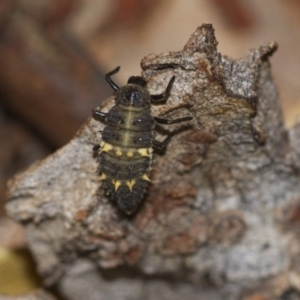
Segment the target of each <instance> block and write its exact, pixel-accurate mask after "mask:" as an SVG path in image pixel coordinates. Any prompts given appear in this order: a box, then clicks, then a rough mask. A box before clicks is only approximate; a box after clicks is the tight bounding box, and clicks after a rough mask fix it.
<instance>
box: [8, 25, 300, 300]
mask: <svg viewBox="0 0 300 300" xmlns="http://www.w3.org/2000/svg"><path fill="white" fill-rule="evenodd" d="M276 47H277V46H276V44H275V43H268V44H265V45H263V46H261V47H259V48H258V49H255V50H251V51H249V53H248V54H247V55H246V57H244V58H242V59H239V60H233V59H231V58H228V57H226V56H222V55H221V54H220V53H218V52H217V41H216V39H215V36H214V30H213V28H212V26H211V25H208V24H204V25H202V26H201V27H199V28H198V29H197V30H196V32H195V33H193V34H192V36H191V38H190V39H189V41H188V43H187V44H186V45H185V47H184V49H183V50H182V51H179V52H168V53H163V54H160V55H154V54H151V55H148V56H147V57H145V58H144V59H143V60H142V62H141V66H142V69H143V73H142V76H143V77H144V78H145V79H146V80H147V81H148V86H147V88H148V90H149V91H150V93H151V94H159V93H161V92H163V91H164V89H165V87H166V85H167V83H168V82H169V80H170V78H171V77H172V76H175V77H176V80H175V82H174V85H173V88H172V92H171V96H170V97H169V99H168V101H167V103H166V104H165V105H157V106H153V108H152V110H153V115H155V116H160V117H162V116H164V117H168V118H176V117H181V116H186V115H192V116H193V117H194V118H193V121H191V122H188V123H186V124H184V125H183V124H176V125H172V126H168V127H166V126H165V127H163V128H160V130H159V134H158V136H157V137H158V139H162V138H163V135H164V134H172V133H173V136H172V139H171V141H170V143H169V145H168V148H167V151H166V153H164V154H163V155H155V157H154V160H153V170H152V185H151V187H150V189H149V191H148V194H147V196H146V197H145V202H144V203H143V205H142V206H141V208H140V209H139V211H138V212H137V213H136V214H135V215H134V216H132V217H126V216H124V215H122V214H121V213H120V212H119V211H118V209H117V207H116V206H115V205H114V203H113V202H112V201H109V200H108V199H107V198H106V197H105V193H104V191H103V190H102V189H101V183H100V181H99V177H98V175H97V173H96V169H97V164H96V162H95V158H94V157H93V151H92V147H93V145H95V144H98V143H100V142H101V135H100V134H99V131H101V130H102V129H103V127H104V124H102V123H100V122H97V121H96V120H94V119H92V118H91V119H89V120H88V121H87V122H86V124H85V125H84V126H83V127H82V128H81V129H80V131H79V132H78V133H77V135H76V136H75V137H74V139H73V140H72V141H70V143H69V144H67V145H66V146H65V147H63V148H62V149H60V150H59V151H57V152H56V153H55V154H53V155H51V156H50V157H48V158H47V159H45V160H43V161H41V162H39V163H37V164H35V165H33V166H32V167H30V168H29V169H28V170H26V171H25V172H23V173H21V174H19V175H17V176H16V177H15V178H13V179H12V180H11V181H10V183H9V196H8V203H7V205H6V207H7V211H8V213H9V214H10V216H12V217H13V218H14V219H16V220H17V221H19V222H22V223H23V224H24V226H25V227H26V232H27V237H28V244H29V247H30V248H31V250H32V252H33V254H34V256H35V258H36V261H37V263H38V271H39V273H40V274H41V276H42V278H43V280H44V282H45V284H46V285H55V286H56V288H57V290H58V291H59V292H60V293H61V294H63V295H64V296H65V297H66V298H67V299H83V298H85V299H116V300H119V299H183V298H184V297H187V298H188V299H227V298H226V297H229V298H230V297H231V298H230V299H242V298H243V297H244V298H245V299H248V298H247V297H251V295H263V297H265V298H263V299H276V297H277V298H278V297H281V296H282V295H285V294H286V293H288V292H289V291H292V292H295V293H298V292H297V290H298V287H299V283H297V282H299V278H300V277H299V275H300V274H299V272H300V269H299V268H300V265H299V252H300V244H299V229H297V225H298V224H299V222H300V218H299V215H298V214H299V211H300V210H299V207H300V198H299V196H300V186H299V184H298V182H299V150H297V149H299V147H297V145H298V144H299V141H300V129H299V125H298V126H295V127H294V128H293V129H292V130H291V131H290V132H288V131H287V130H286V129H285V128H284V124H283V117H282V113H281V108H280V103H279V97H278V93H277V90H276V86H275V85H274V82H273V79H272V75H271V70H270V63H269V57H270V55H271V54H273V52H274V51H275V50H276ZM113 103H114V96H112V97H111V98H109V99H108V100H107V101H106V102H105V103H104V105H103V107H102V108H101V109H102V110H103V111H108V110H109V109H110V107H111V106H112V105H113ZM297 213H298V214H297ZM280 295H281V296H280ZM224 297H225V298H224ZM229 298H228V299H229ZM249 299H250V298H249ZM299 299H300V298H299Z"/></svg>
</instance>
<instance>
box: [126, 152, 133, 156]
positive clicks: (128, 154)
mask: <svg viewBox="0 0 300 300" xmlns="http://www.w3.org/2000/svg"><path fill="white" fill-rule="evenodd" d="M126 155H127V157H132V156H133V155H134V153H133V152H132V151H128V152H127V154H126Z"/></svg>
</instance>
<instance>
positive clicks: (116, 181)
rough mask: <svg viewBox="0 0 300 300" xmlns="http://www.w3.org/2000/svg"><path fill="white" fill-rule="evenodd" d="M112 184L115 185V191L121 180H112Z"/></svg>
mask: <svg viewBox="0 0 300 300" xmlns="http://www.w3.org/2000/svg"><path fill="white" fill-rule="evenodd" d="M113 185H114V186H115V191H117V190H118V188H119V187H120V185H121V181H119V180H114V181H113Z"/></svg>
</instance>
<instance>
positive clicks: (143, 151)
mask: <svg viewBox="0 0 300 300" xmlns="http://www.w3.org/2000/svg"><path fill="white" fill-rule="evenodd" d="M151 150H152V148H141V149H138V153H139V154H141V156H149V154H150V151H151Z"/></svg>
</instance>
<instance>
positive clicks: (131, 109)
mask: <svg viewBox="0 0 300 300" xmlns="http://www.w3.org/2000/svg"><path fill="white" fill-rule="evenodd" d="M118 70H119V67H118V68H117V69H115V70H113V71H112V72H110V73H108V74H107V75H106V77H105V78H106V80H107V82H108V83H109V84H110V86H111V87H112V88H113V89H114V90H115V91H116V98H115V106H113V107H112V108H111V110H110V111H109V112H108V113H103V112H101V111H99V110H94V117H95V118H97V119H100V120H101V121H102V122H104V123H105V124H106V127H105V128H104V130H103V132H102V139H103V141H102V143H101V144H100V147H99V146H98V147H96V148H95V149H96V150H98V162H99V168H98V172H99V174H100V176H101V177H100V178H101V180H104V181H105V184H106V189H107V192H108V194H110V195H111V197H112V198H114V199H116V201H117V205H118V207H119V208H120V209H121V210H122V211H123V212H125V213H126V214H132V213H133V212H134V211H135V210H136V209H137V208H138V207H139V205H140V203H141V201H142V200H143V198H144V194H145V192H146V189H147V187H148V185H149V183H150V178H149V177H150V170H151V163H152V152H153V148H159V149H164V148H165V146H166V143H164V142H162V143H161V142H158V141H156V140H155V139H154V127H155V125H156V123H161V124H173V123H177V122H183V121H187V120H190V119H191V117H184V118H180V119H175V120H166V119H161V118H157V117H153V116H152V115H151V111H150V107H151V103H153V102H155V101H159V102H161V101H163V100H165V99H167V98H168V96H169V94H170V90H171V88H172V85H173V82H174V80H175V77H172V78H171V80H170V81H169V83H168V86H167V89H166V92H165V93H163V94H161V95H152V96H151V95H150V94H149V92H148V91H147V89H146V84H147V83H146V81H145V80H144V79H143V78H142V77H139V76H137V77H133V76H132V77H130V78H129V80H128V83H127V84H126V85H125V86H123V87H121V88H119V87H118V86H117V85H116V84H115V83H114V82H113V81H112V79H111V78H110V76H111V75H113V74H114V73H116V72H117V71H118Z"/></svg>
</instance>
